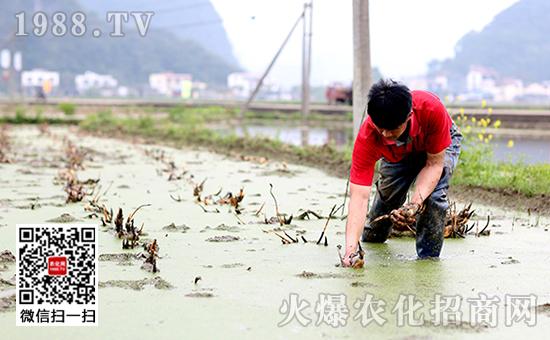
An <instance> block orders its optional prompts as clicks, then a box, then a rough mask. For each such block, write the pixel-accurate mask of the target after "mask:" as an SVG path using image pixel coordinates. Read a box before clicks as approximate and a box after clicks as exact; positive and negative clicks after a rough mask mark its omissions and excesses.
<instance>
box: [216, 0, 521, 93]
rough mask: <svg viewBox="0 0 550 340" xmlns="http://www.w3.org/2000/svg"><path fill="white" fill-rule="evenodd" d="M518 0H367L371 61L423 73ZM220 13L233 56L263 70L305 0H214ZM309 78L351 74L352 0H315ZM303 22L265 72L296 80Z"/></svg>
mask: <svg viewBox="0 0 550 340" xmlns="http://www.w3.org/2000/svg"><path fill="white" fill-rule="evenodd" d="M517 1H518V0H371V1H370V20H371V53H372V63H373V66H378V67H379V68H380V70H381V71H382V73H383V75H384V76H391V77H394V78H396V79H400V78H402V77H404V76H413V75H418V74H422V73H424V72H425V71H426V66H427V64H428V62H429V61H430V60H432V59H441V58H446V57H450V56H452V55H453V51H454V46H455V44H456V42H457V41H458V40H459V39H460V38H461V37H462V36H463V35H464V34H466V33H468V32H470V31H472V30H477V31H479V30H481V29H482V28H483V27H484V26H486V25H487V24H489V23H490V22H491V20H492V19H493V18H494V16H495V15H496V14H498V13H499V12H500V11H502V10H503V9H505V8H507V7H509V6H510V5H512V4H514V3H516V2H517ZM212 2H213V4H214V6H215V7H216V10H217V11H218V13H219V14H220V15H221V16H222V18H223V20H224V26H225V28H226V30H227V33H228V34H229V38H230V40H231V42H232V44H233V49H234V53H235V55H236V57H237V58H238V59H239V60H240V62H241V64H242V66H243V67H244V68H246V69H247V70H249V71H251V72H254V73H259V74H261V73H262V72H263V70H264V69H265V68H266V66H267V65H268V64H269V62H270V61H271V58H272V57H273V55H274V54H275V52H276V51H277V49H278V48H279V46H280V44H281V43H282V41H283V40H284V37H285V36H286V35H287V34H288V32H289V31H290V28H291V27H292V25H293V23H294V22H295V21H296V19H297V18H298V16H299V15H300V13H301V10H302V8H303V1H302V0H212ZM313 6H314V12H313V16H314V17H313V52H312V53H313V56H312V60H313V65H312V83H313V84H315V85H325V84H327V83H328V82H331V81H344V82H347V81H351V79H352V63H353V58H352V51H353V50H352V0H314V1H313ZM301 34H302V32H301V26H300V30H297V31H295V35H294V37H293V39H292V40H291V41H290V42H289V45H287V48H286V50H285V51H284V53H283V54H282V55H281V56H280V58H279V60H278V62H277V64H276V65H275V67H274V69H273V71H272V74H271V78H272V79H273V80H275V81H277V82H279V83H282V84H285V85H293V84H299V83H300V81H301V53H302V52H301V51H302V47H301V39H302V37H301Z"/></svg>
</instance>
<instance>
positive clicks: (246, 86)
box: [227, 72, 265, 98]
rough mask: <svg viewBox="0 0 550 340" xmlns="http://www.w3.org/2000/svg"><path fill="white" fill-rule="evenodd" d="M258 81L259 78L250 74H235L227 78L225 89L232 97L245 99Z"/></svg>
mask: <svg viewBox="0 0 550 340" xmlns="http://www.w3.org/2000/svg"><path fill="white" fill-rule="evenodd" d="M259 80H260V78H259V77H258V76H256V75H254V74H252V73H245V72H235V73H231V74H230V75H229V76H227V87H228V88H229V89H230V90H231V92H232V93H233V95H234V96H236V97H239V98H246V97H248V96H249V95H250V94H251V93H252V91H254V89H255V88H256V85H257V84H258V81H259ZM264 85H265V84H264Z"/></svg>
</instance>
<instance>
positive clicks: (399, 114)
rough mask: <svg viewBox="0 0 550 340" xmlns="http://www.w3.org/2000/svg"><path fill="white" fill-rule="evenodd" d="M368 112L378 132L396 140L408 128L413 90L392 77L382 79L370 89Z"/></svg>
mask: <svg viewBox="0 0 550 340" xmlns="http://www.w3.org/2000/svg"><path fill="white" fill-rule="evenodd" d="M368 99H369V102H368V107H367V112H368V114H369V116H370V118H371V119H372V122H373V123H374V125H375V126H376V128H377V129H378V132H379V133H380V134H381V135H382V136H384V137H385V138H387V139H390V140H396V139H397V138H399V136H401V134H402V133H403V132H404V131H405V129H406V128H407V124H406V123H407V121H408V119H409V117H410V113H411V110H412V96H411V91H410V90H409V88H408V87H406V86H405V85H402V84H399V83H397V82H395V81H393V80H391V79H389V80H385V79H381V80H379V81H378V82H377V83H376V84H374V85H373V86H372V87H371V89H370V91H369V98H368Z"/></svg>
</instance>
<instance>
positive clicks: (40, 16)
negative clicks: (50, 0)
mask: <svg viewBox="0 0 550 340" xmlns="http://www.w3.org/2000/svg"><path fill="white" fill-rule="evenodd" d="M154 14H155V13H154V12H152V11H131V12H124V11H111V12H107V13H106V16H105V20H106V22H107V23H109V24H111V27H110V32H109V36H110V37H124V36H125V28H126V27H128V26H131V24H132V23H133V24H135V28H136V31H137V32H138V34H139V35H140V36H142V37H144V36H145V35H146V34H147V32H148V30H149V27H150V25H151V19H152V17H153V15H154ZM15 19H16V25H17V26H16V32H15V36H17V37H26V36H29V35H34V36H36V37H42V36H45V35H46V34H48V33H51V35H52V36H54V37H63V36H66V35H70V36H73V37H82V36H85V35H86V34H87V33H88V32H89V31H90V29H89V27H88V24H87V17H86V14H85V13H83V12H74V13H65V12H54V13H53V14H51V15H48V14H47V13H46V12H42V11H38V12H33V13H27V12H19V13H17V14H15ZM29 27H30V28H29ZM102 34H103V32H102V30H101V28H99V27H96V28H93V29H91V35H92V36H93V37H95V38H99V37H100V36H102Z"/></svg>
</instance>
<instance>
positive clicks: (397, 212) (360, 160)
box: [344, 79, 462, 265]
mask: <svg viewBox="0 0 550 340" xmlns="http://www.w3.org/2000/svg"><path fill="white" fill-rule="evenodd" d="M367 112H368V118H367V120H366V121H365V122H364V123H363V125H362V126H361V128H360V131H359V134H358V135H357V138H356V140H355V145H354V149H353V155H352V165H351V173H350V195H351V198H350V202H349V207H348V210H349V213H348V219H347V224H346V253H345V256H344V264H345V265H351V261H352V255H353V254H354V253H355V252H356V251H357V248H358V242H359V237H360V236H361V240H362V241H363V242H375V243H382V242H385V241H386V239H387V238H388V236H389V235H390V232H391V229H392V226H393V225H394V224H395V225H398V226H401V227H403V226H405V225H411V224H414V223H416V252H417V254H418V256H419V258H428V257H438V256H439V254H440V252H441V247H442V245H443V228H444V223H445V215H446V211H447V208H448V207H449V203H448V201H447V190H448V188H449V180H450V179H451V175H452V173H453V171H454V168H455V167H456V164H457V161H458V156H459V154H460V143H461V141H462V135H461V134H460V132H459V131H458V128H457V127H456V125H455V124H454V123H453V121H452V119H451V117H450V115H449V114H448V113H447V110H446V109H445V106H444V105H443V104H442V103H441V101H440V100H439V98H437V97H436V96H435V95H434V94H432V93H430V92H427V91H412V92H411V91H410V90H409V89H408V88H407V87H406V86H404V85H402V84H399V83H397V82H394V81H392V80H384V79H383V80H380V81H379V82H378V83H376V84H374V85H373V87H372V88H371V89H370V92H369V97H368V107H367ZM379 159H381V162H380V167H379V171H378V172H379V178H378V181H377V183H376V189H377V191H376V196H375V199H374V203H373V205H372V208H371V209H370V211H368V206H369V203H368V202H369V197H370V193H371V186H372V182H373V175H374V168H375V163H376V162H377V161H378V160H379ZM413 182H414V183H415V189H414V192H413V194H412V196H411V198H410V202H409V203H406V204H405V200H406V197H407V193H408V191H409V187H410V186H411V184H412V183H413ZM421 207H423V209H421ZM407 212H412V213H414V215H417V217H416V218H411V217H410V215H408V213H407ZM367 213H368V222H367V224H366V225H365V217H366V216H367ZM386 214H390V216H391V218H390V219H381V220H378V221H376V222H373V221H374V220H375V219H376V218H377V217H379V216H382V215H386ZM415 219H416V221H415Z"/></svg>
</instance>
